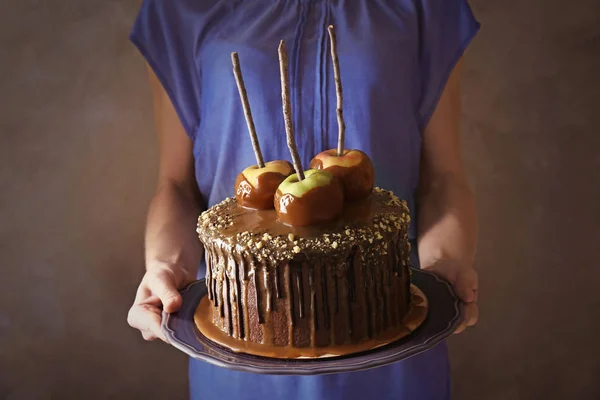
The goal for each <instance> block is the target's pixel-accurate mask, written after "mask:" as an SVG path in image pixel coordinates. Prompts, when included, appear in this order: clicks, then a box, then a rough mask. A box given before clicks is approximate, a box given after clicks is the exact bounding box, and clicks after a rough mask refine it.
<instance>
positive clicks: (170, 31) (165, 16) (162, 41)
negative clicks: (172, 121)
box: [129, 0, 200, 140]
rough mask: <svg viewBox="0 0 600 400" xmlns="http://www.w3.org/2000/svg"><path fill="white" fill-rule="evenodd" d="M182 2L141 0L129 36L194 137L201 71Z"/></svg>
mask: <svg viewBox="0 0 600 400" xmlns="http://www.w3.org/2000/svg"><path fill="white" fill-rule="evenodd" d="M185 3H186V2H180V1H168V0H144V2H143V3H142V6H141V8H140V10H139V13H138V15H137V18H136V20H135V23H134V25H133V28H132V30H131V33H130V35H129V39H130V40H131V42H132V43H133V44H134V45H135V47H136V48H137V49H138V50H139V51H140V53H141V54H142V56H143V57H144V58H145V59H146V61H147V63H148V65H149V66H150V67H151V68H152V69H153V71H154V73H155V74H156V76H157V78H158V79H159V80H160V82H161V83H162V85H163V87H164V88H165V91H166V92H167V94H168V95H169V97H170V99H171V102H172V103H173V106H174V107H175V110H176V111H177V114H178V115H179V119H180V120H181V123H182V125H183V127H184V129H185V131H186V132H187V134H188V136H189V137H190V138H191V139H192V140H194V139H195V135H196V131H197V128H198V124H199V121H200V112H199V110H200V107H199V106H200V74H199V71H198V68H197V63H196V61H195V46H194V42H195V39H194V38H195V36H196V35H195V34H194V25H193V20H194V19H193V18H190V17H189V16H188V17H186V12H185V11H186V10H185V6H184V4H185Z"/></svg>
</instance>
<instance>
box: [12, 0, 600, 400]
mask: <svg viewBox="0 0 600 400" xmlns="http://www.w3.org/2000/svg"><path fill="white" fill-rule="evenodd" d="M50 4H52V5H50ZM472 5H473V9H474V11H475V13H476V15H477V17H478V18H479V19H480V21H481V22H482V23H483V30H482V31H481V33H480V35H479V36H478V38H477V39H476V40H475V42H474V43H473V45H472V47H471V48H470V50H469V53H468V56H469V57H468V60H467V64H466V71H465V89H464V103H465V108H464V150H465V158H466V160H467V163H468V167H469V171H470V174H471V176H472V182H473V185H474V187H475V190H476V193H477V195H478V199H479V212H480V217H481V226H482V232H481V246H480V253H479V258H478V266H479V269H480V272H481V322H480V324H479V325H478V326H477V328H476V329H473V330H471V331H469V332H468V333H466V334H463V335H461V336H458V337H453V338H452V339H451V340H450V343H451V351H452V357H453V359H452V363H453V371H454V392H455V395H456V398H458V399H530V398H541V399H546V398H547V399H563V398H564V399H567V398H568V399H571V398H577V399H594V398H600V382H599V378H598V377H599V376H600V361H599V356H600V347H599V345H598V344H597V341H596V340H597V339H596V337H597V335H598V330H599V328H600V323H599V320H600V318H599V317H600V311H599V309H600V296H599V295H598V283H599V282H600V267H599V266H598V259H599V257H598V256H599V255H600V250H599V248H600V247H599V242H600V229H599V223H600V206H599V203H600V201H599V200H598V195H599V194H600V174H599V173H598V171H599V168H600V105H599V100H598V96H599V95H600V77H599V75H598V74H599V73H600V2H598V1H597V0H578V1H568V2H567V1H564V0H560V1H559V0H545V1H542V0H538V1H523V0H505V1H502V2H490V1H485V0H473V1H472ZM136 11H137V2H134V1H132V2H125V1H108V0H103V1H99V0H86V1H68V0H62V1H53V2H49V1H35V0H4V1H2V2H0V49H2V50H1V52H0V61H1V62H0V77H1V78H0V99H2V100H1V107H0V160H1V161H0V162H1V168H0V188H1V190H2V195H1V196H0V399H5V398H6V399H44V398H56V399H59V398H61V399H62V398H86V399H96V398H97V399H104V398H149V399H161V398H167V397H168V398H183V397H184V396H185V394H186V392H187V390H186V377H185V374H186V359H185V357H184V356H183V355H182V354H180V353H179V352H178V351H176V350H175V349H173V348H170V347H168V346H166V345H161V344H158V343H152V344H146V343H143V342H142V340H141V339H140V338H139V337H138V335H137V334H136V333H135V332H134V331H133V330H131V329H129V328H128V327H127V325H126V323H125V318H126V312H127V308H128V306H129V304H130V302H131V300H132V297H133V294H134V290H135V287H136V284H137V282H138V281H139V279H140V277H141V275H142V271H143V266H142V252H141V247H142V230H143V222H144V216H145V208H146V206H147V203H148V201H149V198H150V196H151V194H152V190H153V183H154V178H155V172H156V151H155V141H154V135H153V127H152V120H151V104H150V98H149V91H148V88H147V85H146V76H145V71H144V67H143V62H142V59H141V58H140V57H139V56H138V55H137V53H136V52H135V51H134V49H133V48H132V46H131V45H130V44H129V43H128V42H127V33H128V31H129V28H130V25H131V23H132V20H133V18H134V16H135V13H136Z"/></svg>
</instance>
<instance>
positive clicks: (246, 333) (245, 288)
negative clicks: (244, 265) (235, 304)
mask: <svg viewBox="0 0 600 400" xmlns="http://www.w3.org/2000/svg"><path fill="white" fill-rule="evenodd" d="M242 296H243V302H242V303H243V304H244V305H245V306H244V313H243V315H242V316H243V320H244V328H246V327H247V331H246V329H244V339H250V329H251V328H250V310H249V309H248V305H247V304H248V279H245V280H244V281H243V283H242Z"/></svg>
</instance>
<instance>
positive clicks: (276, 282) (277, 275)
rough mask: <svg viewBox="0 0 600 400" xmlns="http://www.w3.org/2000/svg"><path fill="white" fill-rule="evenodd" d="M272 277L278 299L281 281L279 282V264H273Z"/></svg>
mask: <svg viewBox="0 0 600 400" xmlns="http://www.w3.org/2000/svg"><path fill="white" fill-rule="evenodd" d="M273 279H274V280H275V296H277V298H278V299H280V298H281V294H282V293H281V283H280V282H279V266H278V265H276V266H275V271H273Z"/></svg>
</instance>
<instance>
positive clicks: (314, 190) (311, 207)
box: [275, 169, 344, 226]
mask: <svg viewBox="0 0 600 400" xmlns="http://www.w3.org/2000/svg"><path fill="white" fill-rule="evenodd" d="M343 209H344V189H343V188H342V185H341V184H340V182H339V181H338V179H337V178H335V177H334V176H333V175H331V174H330V173H329V172H327V171H324V170H315V169H310V170H307V171H305V172H304V179H303V180H299V179H298V176H297V175H296V174H292V175H290V176H288V177H287V178H286V179H285V180H284V181H283V182H281V184H280V185H279V188H277V192H276V193H275V212H276V213H277V216H278V218H279V220H280V221H281V222H283V223H284V224H287V225H292V226H307V225H313V224H318V223H323V222H328V221H331V220H333V219H335V218H337V217H338V216H339V215H340V214H341V213H342V211H343Z"/></svg>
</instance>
